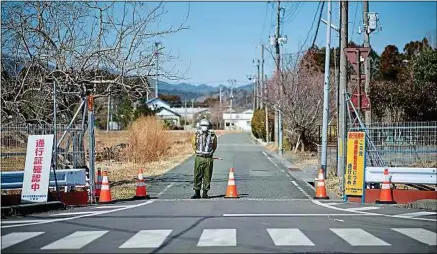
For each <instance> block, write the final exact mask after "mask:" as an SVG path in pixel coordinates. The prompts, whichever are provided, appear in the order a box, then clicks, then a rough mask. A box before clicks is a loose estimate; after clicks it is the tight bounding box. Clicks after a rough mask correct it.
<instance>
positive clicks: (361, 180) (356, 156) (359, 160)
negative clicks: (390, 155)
mask: <svg viewBox="0 0 437 254" xmlns="http://www.w3.org/2000/svg"><path fill="white" fill-rule="evenodd" d="M351 134H352V135H356V136H357V137H355V138H351V137H350V135H351ZM355 141H356V142H357V146H358V149H357V150H355V151H354V145H355ZM366 143H367V142H366V132H364V131H350V132H348V135H347V145H348V146H347V151H346V155H347V161H346V172H345V174H344V183H345V184H344V185H345V186H344V196H345V199H346V200H347V197H348V196H361V198H362V202H364V200H365V190H366V188H365V186H366V181H365V168H366V159H367V158H366ZM361 145H362V148H363V149H362V155H360V146H361ZM351 154H352V158H351V156H350V155H351ZM354 163H355V167H356V168H355V169H354V168H353V166H352V169H351V172H353V170H356V171H355V172H356V175H355V177H356V178H357V181H358V182H356V184H348V179H347V178H348V176H349V175H351V177H352V175H353V173H352V174H348V167H349V165H350V164H352V165H354ZM352 187H354V188H355V189H356V188H359V187H360V188H361V189H360V190H359V191H358V192H357V191H355V192H353V190H351V189H352Z"/></svg>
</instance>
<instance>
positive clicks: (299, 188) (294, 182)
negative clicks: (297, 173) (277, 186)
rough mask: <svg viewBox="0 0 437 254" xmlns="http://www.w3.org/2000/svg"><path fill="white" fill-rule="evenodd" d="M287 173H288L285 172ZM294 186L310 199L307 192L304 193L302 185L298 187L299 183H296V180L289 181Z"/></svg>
mask: <svg viewBox="0 0 437 254" xmlns="http://www.w3.org/2000/svg"><path fill="white" fill-rule="evenodd" d="M287 175H288V174H287ZM291 182H292V183H293V184H294V185H295V186H296V187H297V189H298V190H299V191H300V192H302V193H303V194H304V195H305V196H306V197H307V198H309V199H311V196H310V195H308V193H306V191H304V190H303V189H302V187H300V186H299V184H297V182H296V181H291Z"/></svg>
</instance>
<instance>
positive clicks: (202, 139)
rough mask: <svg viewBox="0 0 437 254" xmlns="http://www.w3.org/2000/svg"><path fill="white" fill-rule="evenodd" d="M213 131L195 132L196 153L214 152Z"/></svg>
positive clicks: (206, 153) (208, 153)
mask: <svg viewBox="0 0 437 254" xmlns="http://www.w3.org/2000/svg"><path fill="white" fill-rule="evenodd" d="M214 137H215V133H214V131H212V130H209V131H207V132H202V131H197V132H196V147H195V150H196V154H201V155H212V154H213V152H214Z"/></svg>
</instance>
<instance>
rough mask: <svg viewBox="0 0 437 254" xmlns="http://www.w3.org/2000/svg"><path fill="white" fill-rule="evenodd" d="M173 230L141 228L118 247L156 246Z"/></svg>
mask: <svg viewBox="0 0 437 254" xmlns="http://www.w3.org/2000/svg"><path fill="white" fill-rule="evenodd" d="M172 231H173V230H171V229H169V230H141V231H140V232H138V233H136V234H135V235H134V236H132V237H131V238H130V239H129V240H127V241H126V242H125V243H123V244H122V245H121V246H120V247H118V248H120V249H128V248H129V249H132V248H158V247H159V246H161V244H162V243H163V242H164V240H165V239H166V238H167V237H168V236H169V235H170V233H171V232H172Z"/></svg>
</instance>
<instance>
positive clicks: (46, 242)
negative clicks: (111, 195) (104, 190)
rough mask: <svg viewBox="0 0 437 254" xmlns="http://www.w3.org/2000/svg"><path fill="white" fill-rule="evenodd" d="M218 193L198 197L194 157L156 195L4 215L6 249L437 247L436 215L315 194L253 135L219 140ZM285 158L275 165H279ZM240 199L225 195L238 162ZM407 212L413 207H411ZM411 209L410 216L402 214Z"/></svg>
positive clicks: (160, 183)
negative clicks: (193, 197) (11, 216)
mask: <svg viewBox="0 0 437 254" xmlns="http://www.w3.org/2000/svg"><path fill="white" fill-rule="evenodd" d="M219 142H220V145H219V149H218V151H217V154H216V155H217V156H218V157H222V158H224V161H217V162H216V164H215V168H214V175H213V185H212V189H211V193H210V194H211V195H213V196H216V197H215V198H213V199H210V200H190V199H189V196H191V195H192V192H193V191H192V165H193V161H192V159H190V160H187V161H186V162H185V163H183V164H182V165H181V166H179V167H177V168H175V169H174V170H172V171H170V172H169V173H168V174H166V175H164V176H163V177H161V178H159V179H149V180H150V182H148V191H149V192H150V193H151V196H152V197H154V199H151V200H148V201H131V202H120V203H116V204H113V205H99V206H92V207H86V208H77V209H71V210H67V211H61V212H56V213H46V214H38V215H33V216H28V217H26V218H14V219H9V220H3V221H2V232H1V236H2V252H3V253H145V252H147V253H188V252H190V253H207V252H209V253H243V252H244V253H267V252H269V253H274V252H275V253H285V252H324V253H327V252H328V253H332V252H335V253H351V252H353V253H370V252H373V253H376V252H378V253H382V252H384V253H436V252H437V249H436V239H437V235H436V232H437V229H436V221H437V219H436V216H435V213H432V212H428V213H424V212H423V211H418V210H413V209H408V210H407V209H402V208H396V207H393V206H387V205H386V206H384V205H382V206H381V205H380V206H372V205H365V206H363V205H360V204H343V203H342V202H341V201H335V200H328V201H323V202H321V201H315V200H312V199H311V198H308V197H312V196H313V195H314V190H313V189H312V188H311V187H310V186H309V185H307V184H306V183H304V182H302V181H300V180H298V179H294V178H293V177H292V176H291V175H290V174H288V172H287V169H286V168H283V166H281V165H282V164H281V163H280V162H279V161H275V160H274V159H273V158H272V157H270V156H269V155H268V154H267V153H263V152H264V151H263V148H262V147H261V146H258V145H255V144H254V143H253V142H252V141H251V139H250V137H249V136H248V135H247V134H228V135H224V136H221V137H220V138H219ZM275 164H276V165H275ZM230 167H234V168H235V170H236V172H235V174H236V182H237V188H238V191H239V193H240V195H241V197H242V198H241V199H234V200H228V199H224V198H223V197H222V196H223V195H224V193H225V190H226V185H227V177H228V172H229V168H230ZM407 213H408V214H407ZM399 214H403V216H401V215H399Z"/></svg>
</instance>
